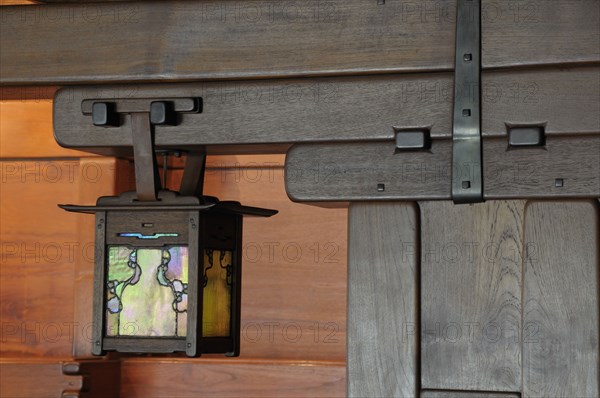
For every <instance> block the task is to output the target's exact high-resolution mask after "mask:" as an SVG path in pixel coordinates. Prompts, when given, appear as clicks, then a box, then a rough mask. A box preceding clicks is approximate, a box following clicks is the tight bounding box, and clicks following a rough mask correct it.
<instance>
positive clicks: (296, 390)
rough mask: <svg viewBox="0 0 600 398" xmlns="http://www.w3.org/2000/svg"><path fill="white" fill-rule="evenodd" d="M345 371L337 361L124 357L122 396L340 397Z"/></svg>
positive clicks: (180, 397) (152, 397)
mask: <svg viewBox="0 0 600 398" xmlns="http://www.w3.org/2000/svg"><path fill="white" fill-rule="evenodd" d="M345 370H346V369H345V367H344V365H343V363H336V362H310V361H302V362H292V361H287V362H285V361H283V362H282V361H244V360H241V359H238V360H235V361H228V362H226V363H225V362H224V361H211V360H207V359H200V360H195V361H190V360H185V361H184V362H182V361H177V360H160V359H143V358H140V359H128V360H124V361H123V364H122V374H121V377H122V379H121V395H122V396H124V397H147V398H162V397H165V396H169V397H173V396H176V397H178V398H187V397H189V398H191V397H200V396H201V397H223V396H226V397H249V396H250V397H302V398H304V397H344V396H345Z"/></svg>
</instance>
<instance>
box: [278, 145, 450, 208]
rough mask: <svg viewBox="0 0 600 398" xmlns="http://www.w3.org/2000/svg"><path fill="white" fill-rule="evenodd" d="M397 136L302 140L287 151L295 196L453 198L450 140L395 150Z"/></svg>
mask: <svg viewBox="0 0 600 398" xmlns="http://www.w3.org/2000/svg"><path fill="white" fill-rule="evenodd" d="M395 150H396V147H395V143H394V141H379V142H360V143H359V142H356V143H339V144H299V145H294V146H293V147H292V148H291V149H290V150H289V151H288V153H287V156H286V164H285V179H286V181H285V183H286V191H287V193H288V195H289V197H290V199H292V200H293V201H297V202H303V201H307V202H327V201H346V200H352V201H360V200H363V201H364V200H392V199H394V200H402V199H404V200H407V199H408V200H415V199H424V200H427V199H428V200H431V199H450V183H451V180H452V177H451V176H452V168H451V164H452V163H451V156H452V141H451V140H434V142H433V144H432V146H431V150H424V151H409V152H399V153H396V151H395Z"/></svg>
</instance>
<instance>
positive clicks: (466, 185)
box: [462, 181, 471, 189]
mask: <svg viewBox="0 0 600 398" xmlns="http://www.w3.org/2000/svg"><path fill="white" fill-rule="evenodd" d="M462 187H463V189H469V188H471V181H463V182H462Z"/></svg>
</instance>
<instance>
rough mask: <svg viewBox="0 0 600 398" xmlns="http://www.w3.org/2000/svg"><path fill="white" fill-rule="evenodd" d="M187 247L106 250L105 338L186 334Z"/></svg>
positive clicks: (126, 247) (122, 247) (183, 335)
mask: <svg viewBox="0 0 600 398" xmlns="http://www.w3.org/2000/svg"><path fill="white" fill-rule="evenodd" d="M188 258H189V257H188V248H187V246H171V247H162V248H139V247H138V248H132V247H129V246H109V247H108V272H107V279H106V287H107V288H106V292H107V295H106V335H107V336H138V337H143V336H147V337H150V336H162V337H178V336H182V337H185V336H186V332H187V313H186V312H187V283H188Z"/></svg>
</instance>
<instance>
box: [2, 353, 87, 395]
mask: <svg viewBox="0 0 600 398" xmlns="http://www.w3.org/2000/svg"><path fill="white" fill-rule="evenodd" d="M62 369H63V362H61V361H59V360H57V359H31V358H29V359H28V360H27V361H19V360H14V359H12V360H7V359H1V360H0V395H1V396H2V397H10V398H47V397H61V396H62V393H63V392H64V391H79V390H80V389H81V387H82V386H83V378H82V377H81V376H67V375H64V374H63V372H62Z"/></svg>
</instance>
